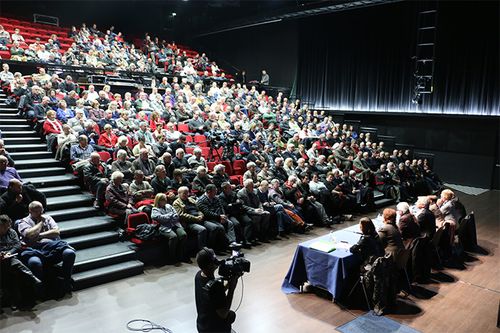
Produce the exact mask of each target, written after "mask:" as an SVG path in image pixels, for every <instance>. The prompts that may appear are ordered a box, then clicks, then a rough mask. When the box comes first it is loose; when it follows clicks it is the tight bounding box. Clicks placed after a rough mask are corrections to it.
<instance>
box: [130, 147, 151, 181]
mask: <svg viewBox="0 0 500 333" xmlns="http://www.w3.org/2000/svg"><path fill="white" fill-rule="evenodd" d="M155 166H156V163H155V162H154V161H153V160H152V159H151V158H149V150H148V149H147V148H142V149H140V150H139V157H137V158H136V159H135V160H134V161H133V162H132V171H135V170H141V171H142V172H143V173H144V176H145V178H146V180H147V181H150V180H151V179H152V178H153V173H154V170H155Z"/></svg>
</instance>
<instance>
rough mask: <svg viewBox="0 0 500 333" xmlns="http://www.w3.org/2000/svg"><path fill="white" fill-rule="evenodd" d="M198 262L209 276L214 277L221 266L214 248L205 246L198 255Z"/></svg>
mask: <svg viewBox="0 0 500 333" xmlns="http://www.w3.org/2000/svg"><path fill="white" fill-rule="evenodd" d="M196 263H197V264H198V267H199V268H200V269H201V270H202V271H203V273H204V274H205V275H206V276H207V277H212V276H213V275H214V272H215V270H216V269H217V267H218V266H219V261H218V260H217V257H216V255H215V252H214V250H212V249H209V248H208V247H204V248H203V249H201V250H200V251H199V252H198V254H197V255H196Z"/></svg>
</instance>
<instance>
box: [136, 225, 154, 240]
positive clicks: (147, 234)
mask: <svg viewBox="0 0 500 333" xmlns="http://www.w3.org/2000/svg"><path fill="white" fill-rule="evenodd" d="M159 227H160V225H159V224H156V225H154V224H148V223H143V224H139V225H138V226H137V227H136V228H135V237H136V238H138V239H140V240H143V241H148V240H154V239H155V238H157V237H158V236H159V235H160V232H159Z"/></svg>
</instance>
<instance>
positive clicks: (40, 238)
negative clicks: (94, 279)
mask: <svg viewBox="0 0 500 333" xmlns="http://www.w3.org/2000/svg"><path fill="white" fill-rule="evenodd" d="M18 230H19V233H20V234H21V240H22V241H23V242H25V243H26V244H27V245H28V246H29V247H31V248H32V249H27V250H25V251H23V253H22V254H21V259H22V260H23V261H24V262H26V263H27V266H28V267H29V269H31V271H32V272H33V274H35V276H36V277H37V278H39V279H40V280H42V281H44V272H45V268H46V267H47V265H55V264H57V263H59V262H61V261H62V277H63V286H62V287H63V288H62V289H63V291H64V292H71V288H72V280H71V272H72V270H73V264H74V262H75V250H74V249H73V248H72V247H71V246H69V245H68V243H66V242H65V241H61V240H60V238H59V227H58V226H57V224H56V222H55V221H54V219H53V218H52V217H51V216H49V215H45V214H43V206H42V203H40V202H39V201H33V202H32V203H30V205H29V215H28V216H27V217H25V218H23V219H21V220H19V224H18Z"/></svg>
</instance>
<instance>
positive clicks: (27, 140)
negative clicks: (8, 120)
mask: <svg viewBox="0 0 500 333" xmlns="http://www.w3.org/2000/svg"><path fill="white" fill-rule="evenodd" d="M0 121H1V120H0ZM2 137H3V135H2ZM3 141H4V142H5V145H6V146H10V145H20V144H35V143H42V139H40V138H39V137H36V136H35V137H20V138H5V137H4V138H3Z"/></svg>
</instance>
